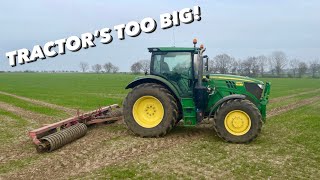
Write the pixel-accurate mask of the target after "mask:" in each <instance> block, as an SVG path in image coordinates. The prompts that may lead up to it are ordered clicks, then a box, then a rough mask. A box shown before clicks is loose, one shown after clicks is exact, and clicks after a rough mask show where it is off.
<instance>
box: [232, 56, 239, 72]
mask: <svg viewBox="0 0 320 180" xmlns="http://www.w3.org/2000/svg"><path fill="white" fill-rule="evenodd" d="M240 64H241V60H240V59H239V60H235V59H234V60H233V61H232V62H231V74H238V73H239V69H240Z"/></svg>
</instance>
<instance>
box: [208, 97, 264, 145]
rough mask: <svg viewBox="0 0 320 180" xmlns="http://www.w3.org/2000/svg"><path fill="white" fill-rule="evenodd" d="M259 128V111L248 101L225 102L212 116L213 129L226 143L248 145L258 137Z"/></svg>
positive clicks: (233, 100)
mask: <svg viewBox="0 0 320 180" xmlns="http://www.w3.org/2000/svg"><path fill="white" fill-rule="evenodd" d="M261 127H262V120H261V114H260V111H259V110H258V108H257V107H256V106H255V105H254V104H253V103H252V102H250V101H249V100H242V99H232V100H229V101H226V102H224V103H223V104H222V105H221V106H220V107H219V108H218V110H217V111H216V113H215V116H214V129H215V130H216V132H217V134H218V136H219V137H221V138H222V139H224V140H225V141H227V142H232V143H249V142H251V141H252V140H254V139H255V138H256V137H257V136H258V134H259V133H260V131H261Z"/></svg>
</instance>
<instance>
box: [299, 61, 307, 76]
mask: <svg viewBox="0 0 320 180" xmlns="http://www.w3.org/2000/svg"><path fill="white" fill-rule="evenodd" d="M307 70H308V66H307V64H306V63H305V62H300V63H299V65H298V75H299V78H301V77H302V76H303V75H304V74H305V73H306V72H307Z"/></svg>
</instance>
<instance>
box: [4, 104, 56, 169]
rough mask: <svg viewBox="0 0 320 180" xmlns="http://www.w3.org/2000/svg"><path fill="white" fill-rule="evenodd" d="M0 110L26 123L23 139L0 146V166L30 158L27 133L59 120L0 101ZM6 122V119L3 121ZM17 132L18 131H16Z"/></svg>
mask: <svg viewBox="0 0 320 180" xmlns="http://www.w3.org/2000/svg"><path fill="white" fill-rule="evenodd" d="M0 109H3V110H5V111H8V112H10V113H13V114H15V115H17V116H19V117H21V118H22V119H24V120H26V121H28V123H29V124H28V125H27V126H26V127H25V130H24V131H25V133H23V137H19V138H18V139H17V140H14V141H13V142H12V143H10V144H5V145H1V147H0V165H1V164H4V163H7V162H9V161H12V160H17V159H20V158H24V157H29V156H30V148H29V149H28V148H27V147H28V145H30V142H31V140H30V139H29V138H28V134H27V133H28V131H30V130H32V129H33V128H32V127H40V126H42V125H43V124H48V123H52V122H56V121H57V120H58V119H59V118H57V117H53V116H47V115H43V114H39V113H36V112H32V111H28V110H25V109H22V108H20V107H17V106H14V105H11V104H8V103H5V102H2V101H0ZM4 120H6V119H4ZM17 130H18V129H17Z"/></svg>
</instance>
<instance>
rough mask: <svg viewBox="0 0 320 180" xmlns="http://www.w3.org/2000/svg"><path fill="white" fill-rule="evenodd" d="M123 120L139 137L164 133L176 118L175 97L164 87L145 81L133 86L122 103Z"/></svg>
mask: <svg viewBox="0 0 320 180" xmlns="http://www.w3.org/2000/svg"><path fill="white" fill-rule="evenodd" d="M123 116H124V122H125V123H126V125H127V126H128V128H129V129H130V130H131V131H132V132H133V133H134V134H136V135H139V136H140V137H159V136H164V135H166V134H167V133H168V132H169V131H170V130H171V129H172V127H173V126H174V125H175V123H176V121H177V118H178V106H177V102H176V99H175V98H174V97H173V96H172V94H171V93H170V91H168V90H167V89H166V88H165V87H163V86H161V85H159V84H154V83H145V84H141V85H139V86H136V87H135V88H133V90H132V91H131V92H130V93H129V94H128V95H127V97H126V99H125V100H124V104H123Z"/></svg>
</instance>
